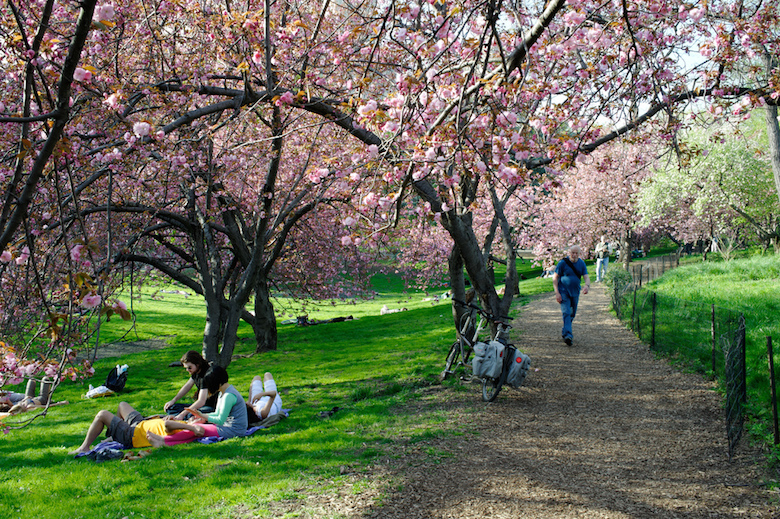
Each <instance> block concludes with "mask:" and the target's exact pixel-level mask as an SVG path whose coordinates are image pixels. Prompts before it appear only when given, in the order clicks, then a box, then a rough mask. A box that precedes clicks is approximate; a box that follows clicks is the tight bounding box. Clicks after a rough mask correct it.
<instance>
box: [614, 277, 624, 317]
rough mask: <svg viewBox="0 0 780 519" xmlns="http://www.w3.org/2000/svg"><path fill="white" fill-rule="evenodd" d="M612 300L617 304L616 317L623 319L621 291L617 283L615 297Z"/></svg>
mask: <svg viewBox="0 0 780 519" xmlns="http://www.w3.org/2000/svg"><path fill="white" fill-rule="evenodd" d="M612 300H613V301H614V302H615V303H614V306H615V315H617V318H618V319H622V317H623V316H621V315H620V291H619V290H618V285H617V283H615V295H614V296H613V299H612Z"/></svg>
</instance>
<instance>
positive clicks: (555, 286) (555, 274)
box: [552, 269, 563, 303]
mask: <svg viewBox="0 0 780 519" xmlns="http://www.w3.org/2000/svg"><path fill="white" fill-rule="evenodd" d="M552 278H553V290H555V300H556V301H558V302H559V303H561V302H563V298H562V297H561V293H560V291H559V290H558V270H557V269H556V270H555V271H554V272H553V276H552Z"/></svg>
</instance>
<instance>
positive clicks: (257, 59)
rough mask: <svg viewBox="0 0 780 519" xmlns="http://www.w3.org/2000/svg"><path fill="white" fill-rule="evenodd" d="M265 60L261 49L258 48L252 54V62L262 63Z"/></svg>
mask: <svg viewBox="0 0 780 519" xmlns="http://www.w3.org/2000/svg"><path fill="white" fill-rule="evenodd" d="M262 62H263V53H262V52H260V51H259V50H256V51H255V52H254V54H252V63H254V64H255V65H260V64H261V63H262Z"/></svg>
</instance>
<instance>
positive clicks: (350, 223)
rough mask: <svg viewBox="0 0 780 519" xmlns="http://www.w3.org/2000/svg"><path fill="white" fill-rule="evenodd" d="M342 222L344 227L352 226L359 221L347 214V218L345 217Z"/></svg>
mask: <svg viewBox="0 0 780 519" xmlns="http://www.w3.org/2000/svg"><path fill="white" fill-rule="evenodd" d="M341 223H342V225H344V227H352V226H353V225H355V224H356V223H357V220H355V219H354V218H352V217H351V216H347V217H346V218H344V219H343V220H342V221H341Z"/></svg>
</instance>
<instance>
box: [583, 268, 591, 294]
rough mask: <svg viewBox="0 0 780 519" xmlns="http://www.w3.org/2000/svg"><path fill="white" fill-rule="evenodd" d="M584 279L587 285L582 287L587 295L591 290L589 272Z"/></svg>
mask: <svg viewBox="0 0 780 519" xmlns="http://www.w3.org/2000/svg"><path fill="white" fill-rule="evenodd" d="M582 279H584V280H585V285H584V286H583V287H582V293H583V294H587V293H588V290H590V276H588V273H587V272H586V273H585V275H584V276H582Z"/></svg>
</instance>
